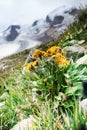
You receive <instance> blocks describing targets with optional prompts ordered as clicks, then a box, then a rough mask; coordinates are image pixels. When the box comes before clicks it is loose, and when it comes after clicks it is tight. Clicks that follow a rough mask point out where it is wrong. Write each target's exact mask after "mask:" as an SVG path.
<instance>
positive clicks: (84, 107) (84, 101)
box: [80, 98, 87, 113]
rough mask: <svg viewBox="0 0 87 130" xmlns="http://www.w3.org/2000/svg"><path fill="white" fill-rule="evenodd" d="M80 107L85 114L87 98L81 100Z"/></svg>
mask: <svg viewBox="0 0 87 130" xmlns="http://www.w3.org/2000/svg"><path fill="white" fill-rule="evenodd" d="M80 106H81V108H82V109H83V111H85V112H86V113H87V98H86V99H83V100H82V101H81V102H80Z"/></svg>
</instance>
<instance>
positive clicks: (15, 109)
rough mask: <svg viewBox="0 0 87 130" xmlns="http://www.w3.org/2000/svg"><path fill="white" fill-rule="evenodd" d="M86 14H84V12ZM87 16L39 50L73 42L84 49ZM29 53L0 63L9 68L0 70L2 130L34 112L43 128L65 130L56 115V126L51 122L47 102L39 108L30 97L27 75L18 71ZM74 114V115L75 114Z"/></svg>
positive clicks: (39, 103) (39, 102) (11, 57)
mask: <svg viewBox="0 0 87 130" xmlns="http://www.w3.org/2000/svg"><path fill="white" fill-rule="evenodd" d="M85 12H86V13H87V11H86V10H85ZM83 13H84V12H83ZM86 16H87V15H85V14H84V17H83V14H82V16H81V14H80V15H79V19H80V17H83V18H82V19H81V20H80V22H78V23H77V22H76V23H74V24H73V25H72V26H70V27H69V29H68V31H66V32H65V34H63V35H61V36H60V37H59V38H58V39H55V41H52V42H50V43H47V44H44V46H43V45H41V46H40V47H39V48H42V49H43V50H46V48H49V47H50V46H52V45H60V46H61V47H63V46H65V45H64V44H66V43H68V41H70V40H73V39H74V40H85V44H84V46H86V43H87V21H86V20H87V19H86ZM37 48H38V47H37ZM28 53H29V52H28V51H24V52H21V53H19V54H16V55H13V56H10V57H8V58H5V59H3V60H0V63H2V62H4V63H5V65H9V67H7V68H6V69H5V70H4V71H2V70H0V90H1V91H0V95H2V94H3V93H5V94H6V97H3V98H0V101H1V102H3V101H6V105H5V106H3V107H2V109H0V111H1V113H2V114H1V115H0V122H1V126H2V129H3V130H4V129H5V130H6V129H9V128H11V127H12V126H13V125H14V124H16V122H17V121H19V120H21V119H23V118H26V117H28V116H29V115H30V114H33V115H34V116H36V114H35V113H37V115H38V117H39V118H38V119H37V117H36V119H37V122H38V121H39V123H41V120H42V119H43V124H44V125H43V124H42V126H43V129H44V128H48V124H49V128H51V129H55V130H56V129H58V128H60V130H62V129H64V127H63V125H62V124H61V121H60V120H59V118H60V117H57V116H56V118H55V119H56V123H55V125H54V124H53V123H52V120H53V118H54V114H53V112H52V111H53V108H52V107H51V108H50V106H49V103H48V102H47V101H46V102H47V103H45V104H44V103H43V105H41V104H42V102H41V101H38V102H35V101H34V100H33V99H32V98H31V97H32V95H31V89H30V88H29V86H30V81H29V75H27V74H26V75H23V74H22V72H21V69H22V65H23V64H24V62H25V60H26V57H27V56H28ZM72 71H73V70H72ZM72 71H71V72H72ZM74 73H75V72H74ZM83 74H84V73H83ZM72 80H73V79H72ZM56 103H57V102H53V104H55V105H56ZM44 105H45V107H44ZM55 105H54V106H55ZM39 106H40V107H39ZM38 109H39V113H38ZM42 111H43V117H42ZM69 111H70V110H69ZM76 111H77V106H76ZM76 111H75V112H76ZM46 112H47V113H48V116H47V117H46V118H45V116H46ZM75 112H74V114H76V113H75ZM63 116H64V115H63ZM71 116H72V114H71ZM63 118H65V117H63ZM67 118H68V117H67ZM72 118H73V120H74V121H77V120H76V119H74V117H73V116H72ZM67 120H68V119H67ZM80 120H82V118H80ZM39 123H38V124H37V126H38V127H37V128H39V129H41V130H42V127H41V126H40V124H39ZM69 123H71V122H69ZM69 123H67V122H66V121H65V122H64V123H63V124H65V126H67V130H68V129H69V128H70V126H69V125H70V124H69ZM74 125H76V124H75V122H74ZM74 125H73V126H72V130H74Z"/></svg>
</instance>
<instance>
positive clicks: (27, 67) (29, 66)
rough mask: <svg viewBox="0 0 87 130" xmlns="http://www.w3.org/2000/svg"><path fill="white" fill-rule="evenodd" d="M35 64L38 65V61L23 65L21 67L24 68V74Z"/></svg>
mask: <svg viewBox="0 0 87 130" xmlns="http://www.w3.org/2000/svg"><path fill="white" fill-rule="evenodd" d="M37 63H38V60H35V61H33V62H30V63H26V64H24V65H23V67H26V72H29V71H30V69H31V68H32V67H34V66H35V65H37Z"/></svg>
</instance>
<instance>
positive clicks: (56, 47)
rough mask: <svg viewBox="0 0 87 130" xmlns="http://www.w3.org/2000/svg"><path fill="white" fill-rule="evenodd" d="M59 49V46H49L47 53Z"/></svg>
mask: <svg viewBox="0 0 87 130" xmlns="http://www.w3.org/2000/svg"><path fill="white" fill-rule="evenodd" d="M58 49H59V47H58V46H52V47H51V48H49V49H48V50H47V53H48V54H53V53H55V52H57V51H58Z"/></svg>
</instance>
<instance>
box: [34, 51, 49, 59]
mask: <svg viewBox="0 0 87 130" xmlns="http://www.w3.org/2000/svg"><path fill="white" fill-rule="evenodd" d="M39 56H47V53H46V52H45V51H41V50H35V52H34V54H33V55H32V58H35V57H36V58H37V57H39Z"/></svg>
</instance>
